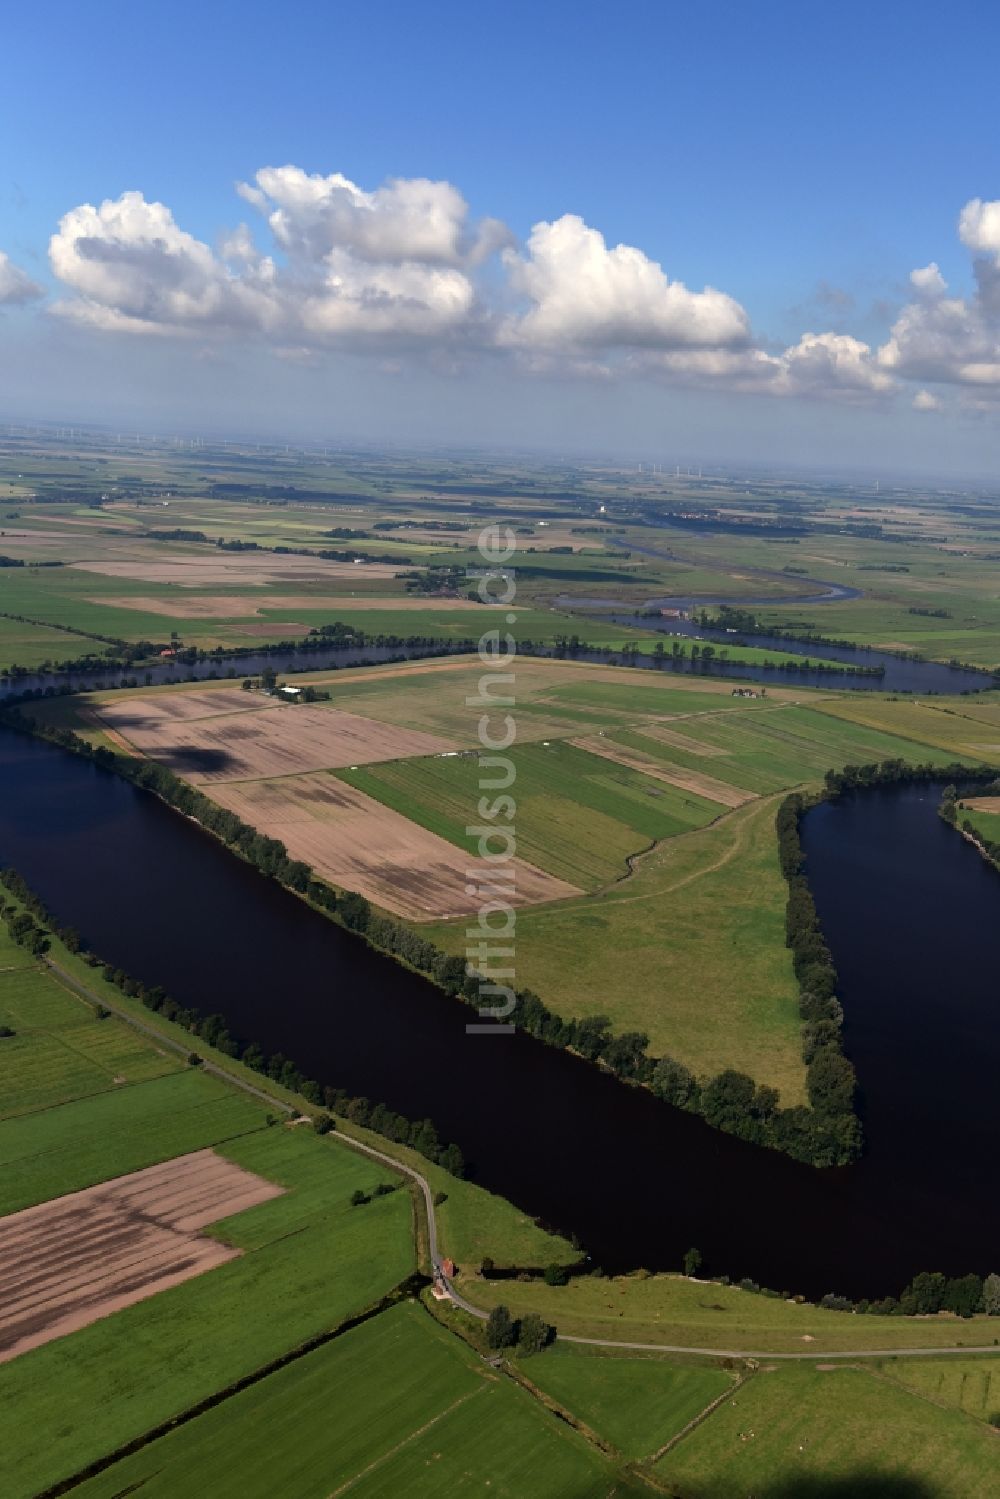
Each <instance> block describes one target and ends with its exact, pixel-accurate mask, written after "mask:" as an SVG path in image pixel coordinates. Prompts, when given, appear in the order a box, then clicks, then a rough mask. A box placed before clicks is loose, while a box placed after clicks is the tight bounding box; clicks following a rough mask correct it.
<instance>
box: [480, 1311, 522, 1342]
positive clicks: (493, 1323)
mask: <svg viewBox="0 0 1000 1499" xmlns="http://www.w3.org/2000/svg"><path fill="white" fill-rule="evenodd" d="M515 1334H516V1328H515V1326H514V1319H513V1317H512V1316H511V1314H510V1310H509V1308H507V1307H505V1306H504V1305H503V1303H502V1302H501V1303H500V1305H499V1306H495V1307H494V1308H493V1310H492V1311H491V1312H490V1314H489V1316H488V1317H487V1319H486V1341H487V1343H488V1344H489V1346H490V1347H491V1348H510V1347H511V1346H512V1345H513V1343H514V1340H515Z"/></svg>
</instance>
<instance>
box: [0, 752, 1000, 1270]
mask: <svg viewBox="0 0 1000 1499" xmlns="http://www.w3.org/2000/svg"><path fill="white" fill-rule="evenodd" d="M936 800H937V798H936V792H935V790H934V789H933V788H920V789H919V790H899V791H892V792H881V791H880V792H870V793H867V794H866V795H865V796H864V797H861V796H858V797H855V798H851V799H848V800H846V801H844V802H843V803H841V804H838V805H831V806H824V807H821V808H819V809H817V810H816V811H815V812H813V813H811V814H810V815H809V817H808V819H807V822H806V828H805V846H806V850H807V853H808V856H809V861H810V869H811V871H812V876H813V880H814V883H815V887H816V892H817V898H818V901H819V907H820V912H821V915H822V917H823V920H824V922H825V924H826V926H827V929H828V933H829V937H830V939H831V942H832V946H833V949H834V953H835V957H836V959H837V962H838V964H839V966H840V969H841V973H842V976H843V986H842V989H843V999H844V1003H845V1007H846V1010H847V1016H848V1031H847V1039H848V1046H849V1050H850V1053H851V1055H852V1057H853V1058H854V1060H855V1062H856V1064H857V1066H858V1069H859V1073H860V1076H861V1080H862V1084H863V1086H864V1090H865V1109H866V1114H867V1129H868V1135H869V1141H870V1145H869V1152H868V1154H867V1156H866V1157H865V1159H864V1160H863V1161H862V1162H861V1163H860V1164H859V1165H857V1166H855V1167H853V1168H851V1169H849V1170H841V1171H833V1172H826V1173H820V1172H816V1171H814V1170H812V1169H811V1168H809V1167H806V1166H801V1165H798V1164H796V1163H795V1162H793V1161H790V1160H788V1159H787V1158H785V1157H783V1156H780V1155H778V1154H776V1153H774V1152H770V1151H764V1150H759V1149H756V1148H754V1147H751V1146H747V1145H744V1144H742V1143H741V1142H739V1141H737V1140H734V1139H731V1138H729V1137H727V1136H724V1135H721V1134H718V1133H717V1132H715V1131H713V1130H710V1129H709V1128H708V1127H707V1126H706V1125H704V1124H703V1123H702V1122H701V1121H700V1120H698V1119H696V1118H693V1117H691V1116H689V1115H686V1114H684V1113H681V1112H678V1111H676V1110H673V1109H670V1108H668V1107H667V1106H666V1105H663V1104H660V1103H658V1102H657V1101H656V1100H655V1099H654V1098H652V1097H651V1096H650V1095H649V1094H647V1093H644V1092H641V1091H638V1090H635V1089H631V1088H628V1087H626V1086H625V1085H623V1084H621V1083H619V1082H617V1081H615V1080H614V1079H612V1078H610V1077H608V1076H606V1075H603V1074H601V1073H600V1072H598V1071H597V1070H596V1069H595V1068H593V1067H591V1066H589V1065H588V1064H586V1063H584V1062H581V1061H579V1060H577V1059H575V1058H573V1057H571V1056H569V1055H568V1054H566V1053H563V1052H558V1051H553V1050H550V1049H548V1048H546V1047H543V1046H541V1045H540V1044H538V1043H536V1042H534V1041H532V1040H530V1039H529V1038H527V1037H524V1036H517V1035H515V1036H511V1037H506V1036H495V1035H487V1036H484V1035H471V1036H470V1035H468V1034H467V1033H466V1030H465V1025H466V1022H467V1020H468V1019H469V1018H470V1016H471V1012H470V1011H469V1010H467V1009H465V1008H464V1007H463V1006H461V1005H460V1004H458V1003H457V1002H456V1001H452V1000H449V999H448V998H447V997H445V996H444V995H442V994H441V993H440V992H439V991H437V990H436V989H434V988H433V987H432V986H431V985H429V984H427V983H425V982H424V981H422V980H421V979H419V978H418V977H416V976H414V975H413V974H411V973H408V972H407V971H405V970H404V969H402V968H400V967H398V966H397V965H396V964H394V963H392V962H391V961H390V960H389V959H386V958H383V957H381V956H380V955H379V954H377V953H374V952H372V951H370V950H369V949H368V948H367V947H366V946H365V945H364V944H363V943H362V942H360V941H359V940H358V939H356V938H354V937H351V936H350V935H349V934H348V933H346V932H343V931H341V930H340V929H339V928H337V927H336V926H334V925H332V924H331V923H329V922H327V921H326V920H324V918H322V917H321V916H319V915H318V914H316V913H314V912H312V911H310V910H309V909H308V908H307V907H306V906H304V905H303V904H302V903H301V902H300V901H298V900H296V899H295V898H294V897H292V896H291V895H289V894H287V893H286V892H285V891H283V890H281V889H280V888H278V887H277V886H275V885H274V884H272V883H271V882H269V881H267V880H266V879H264V878H263V877H262V876H261V875H259V874H257V873H256V872H255V871H254V870H252V869H250V868H249V867H248V866H246V865H244V864H241V863H240V862H239V861H238V860H237V859H236V858H235V857H234V856H233V855H232V854H230V853H229V852H228V851H227V850H225V849H224V848H222V847H221V846H220V845H219V844H217V843H215V842H214V841H213V840H212V839H210V838H209V837H208V836H207V835H206V834H204V833H202V832H201V831H200V830H199V829H198V828H197V827H195V826H194V825H193V824H191V823H189V822H187V821H186V820H185V819H183V818H181V817H179V816H178V815H177V814H176V813H174V812H172V811H171V810H170V809H168V808H167V807H165V806H163V805H162V804H161V803H159V802H157V801H156V800H155V799H154V798H152V797H151V796H149V795H147V794H145V793H142V792H140V791H138V790H136V789H135V788H133V787H131V786H129V785H128V784H127V783H125V782H123V781H121V780H119V779H118V778H117V777H115V776H114V775H113V774H111V773H109V772H104V771H101V770H99V769H97V768H96V767H94V766H92V765H91V764H89V763H88V762H86V761H84V760H81V759H79V758H78V757H75V756H73V755H70V754H68V753H66V752H64V751H61V750H58V749H56V748H54V747H52V746H49V745H45V744H42V743H39V742H36V741H33V740H30V739H27V738H23V737H20V736H16V735H14V734H12V733H10V732H9V731H0V861H2V862H4V863H9V864H11V865H13V866H14V867H16V868H18V869H19V870H21V872H22V873H23V874H24V876H25V877H26V878H27V880H28V881H29V883H30V884H31V885H32V886H33V887H34V888H35V889H36V890H37V892H38V893H39V894H40V895H41V897H42V899H43V900H44V901H45V903H46V904H47V905H48V906H49V908H50V909H51V910H52V912H53V914H54V915H55V916H56V917H57V918H58V919H60V920H62V921H64V922H70V923H72V924H74V925H75V926H77V927H78V928H79V929H80V930H81V931H82V932H83V933H84V935H85V936H86V937H87V938H88V939H89V941H90V943H91V944H92V946H93V947H94V948H95V950H97V951H98V952H100V953H101V955H102V956H103V957H105V958H107V959H108V960H111V961H113V962H114V963H115V964H117V965H120V966H121V967H123V968H124V969H126V970H127V971H128V972H130V973H132V974H133V975H134V976H136V977H137V978H140V979H143V980H145V981H146V982H147V983H160V984H163V985H164V987H165V988H166V989H167V990H168V991H169V992H170V993H171V994H172V995H173V996H174V997H175V998H176V999H177V1000H179V1001H181V1002H182V1003H187V1004H194V1005H197V1006H198V1007H199V1008H200V1009H202V1010H203V1011H205V1012H210V1011H219V1012H221V1013H222V1014H224V1015H225V1016H226V1018H227V1020H228V1021H229V1023H230V1026H231V1028H232V1030H233V1031H234V1032H235V1033H237V1034H238V1035H240V1036H241V1037H242V1038H244V1039H255V1040H257V1041H259V1042H260V1043H261V1044H262V1045H263V1047H264V1048H265V1050H267V1051H276V1050H281V1051H283V1052H284V1053H285V1054H286V1055H288V1056H290V1057H292V1058H293V1059H294V1060H295V1061H296V1062H297V1063H298V1064H299V1065H300V1066H301V1067H302V1068H303V1069H304V1070H305V1071H306V1073H307V1074H310V1075H312V1076H314V1077H316V1078H317V1079H318V1080H319V1081H320V1082H323V1083H332V1084H335V1085H340V1086H343V1087H345V1088H347V1089H349V1090H350V1091H351V1092H354V1093H363V1094H365V1095H367V1096H368V1097H369V1098H370V1099H372V1100H373V1101H377V1100H382V1101H384V1102H386V1103H387V1104H389V1105H390V1106H391V1107H393V1108H394V1109H397V1110H399V1111H401V1112H402V1113H404V1114H407V1115H408V1116H410V1117H412V1118H421V1117H424V1116H425V1115H429V1116H430V1117H431V1118H432V1119H433V1120H434V1121H435V1123H436V1124H437V1126H438V1128H439V1130H440V1132H441V1135H442V1137H443V1138H444V1139H452V1140H455V1141H457V1142H458V1144H459V1145H460V1146H461V1147H462V1149H463V1151H464V1153H465V1155H466V1158H467V1159H468V1160H469V1161H470V1162H471V1163H472V1165H473V1167H474V1170H475V1174H476V1178H477V1180H479V1181H480V1182H481V1183H482V1184H483V1185H484V1186H487V1187H490V1188H493V1189H495V1190H497V1191H499V1192H501V1193H503V1194H505V1195H506V1196H508V1197H510V1198H511V1199H512V1200H513V1201H515V1202H516V1203H517V1204H518V1205H519V1206H520V1207H521V1208H523V1209H524V1210H526V1211H527V1212H529V1213H531V1214H533V1215H535V1216H538V1217H540V1218H541V1219H543V1220H544V1221H546V1222H547V1223H549V1224H551V1225H553V1226H555V1227H558V1228H560V1229H562V1230H564V1231H566V1232H572V1231H575V1232H576V1233H577V1235H578V1236H579V1238H580V1240H581V1242H582V1244H583V1247H584V1249H585V1250H586V1251H587V1252H589V1254H590V1255H591V1256H592V1257H593V1259H594V1261H595V1262H597V1263H599V1264H602V1265H604V1266H605V1267H606V1268H608V1269H613V1270H623V1269H628V1268H634V1267H636V1266H640V1265H644V1266H647V1267H648V1268H650V1269H660V1268H677V1267H678V1266H679V1264H680V1260H681V1256H682V1254H683V1252H684V1251H685V1250H686V1249H687V1248H688V1247H689V1246H691V1245H696V1246H697V1247H698V1248H699V1249H701V1251H702V1253H703V1254H704V1257H705V1266H706V1270H707V1271H708V1272H709V1273H728V1274H731V1275H733V1276H734V1277H738V1276H742V1275H750V1276H752V1277H753V1278H754V1279H756V1280H758V1281H760V1282H761V1283H763V1284H767V1285H771V1286H773V1287H775V1288H776V1289H778V1290H788V1291H793V1292H803V1293H805V1294H809V1295H821V1294H822V1293H824V1292H826V1291H831V1290H833V1291H838V1292H841V1293H844V1294H848V1295H862V1294H865V1295H872V1294H881V1293H885V1292H889V1291H893V1292H894V1291H897V1290H898V1289H900V1288H901V1286H902V1285H903V1283H905V1282H906V1281H907V1280H908V1279H909V1277H910V1276H911V1275H912V1274H913V1273H914V1272H915V1271H917V1270H920V1269H941V1270H944V1271H946V1272H949V1273H956V1274H957V1273H964V1272H966V1271H968V1270H972V1269H974V1270H977V1271H979V1272H980V1273H983V1272H987V1271H989V1270H991V1269H998V1268H1000V1263H998V1260H1000V1198H998V1194H997V1193H996V1191H995V1183H994V1180H993V1173H994V1168H995V1164H996V1160H997V1156H998V1146H1000V1132H998V1125H997V1117H996V1082H997V1078H998V1077H1000V1026H998V1025H997V1019H998V1001H997V988H996V982H995V968H996V951H997V948H996V922H997V917H998V914H1000V879H998V878H997V876H996V875H995V874H994V873H992V872H991V871H990V870H989V869H988V868H987V867H986V866H985V865H984V864H983V863H982V862H981V860H980V859H979V857H978V855H977V854H976V852H975V851H974V850H973V849H972V848H971V847H970V846H969V845H968V844H966V843H965V842H964V841H963V840H962V839H961V838H960V837H959V836H958V835H957V834H955V833H954V832H953V831H951V830H950V829H948V828H946V827H945V826H944V824H942V823H941V822H940V820H939V819H938V818H937V816H936V814H935V805H936ZM664 919H665V920H666V919H667V916H666V914H665V916H664Z"/></svg>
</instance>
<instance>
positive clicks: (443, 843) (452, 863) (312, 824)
mask: <svg viewBox="0 0 1000 1499" xmlns="http://www.w3.org/2000/svg"><path fill="white" fill-rule="evenodd" d="M211 796H212V799H213V801H217V802H218V803H219V805H220V806H223V807H228V808H229V809H230V811H232V812H235V813H236V815H237V816H238V817H241V818H243V820H244V821H245V822H249V823H251V824H252V825H253V826H254V827H256V828H259V829H260V831H261V832H262V833H265V834H267V835H268V836H269V837H272V838H280V839H281V841H282V843H283V844H284V845H285V847H286V848H287V850H288V852H289V854H290V855H291V857H292V858H293V859H302V860H304V861H305V863H307V864H309V865H310V866H311V867H312V868H313V869H314V870H315V871H316V873H317V874H319V875H321V876H322V877H323V878H324V879H327V880H330V881H332V882H333V883H334V884H335V885H341V886H343V887H344V888H346V889H348V890H356V891H358V893H359V894H361V895H364V896H367V897H368V899H369V900H372V901H374V902H375V903H376V904H377V905H379V906H382V907H383V909H384V910H386V911H392V912H394V913H395V914H396V915H398V916H407V917H410V918H411V919H412V920H417V921H419V920H431V919H433V918H438V917H447V916H463V915H468V914H471V913H472V912H475V911H477V910H478V909H479V905H480V903H481V901H480V897H479V896H478V895H477V894H476V893H473V894H472V895H471V896H470V895H469V894H468V893H467V891H466V885H467V883H468V870H469V869H470V867H471V866H472V863H473V861H472V860H471V859H470V856H469V855H468V854H467V853H465V852H464V851H463V850H462V849H461V848H458V847H457V846H456V845H455V844H453V843H449V842H448V841H447V839H445V838H440V837H438V835H437V834H436V833H431V832H429V831H428V830H427V829H426V828H422V827H419V826H418V825H417V824H416V823H415V822H411V821H410V819H409V818H408V817H403V816H402V815H401V814H400V813H399V812H394V811H392V810H391V809H390V808H388V807H384V806H383V805H382V804H381V802H377V801H375V800H374V798H373V797H370V796H367V795H365V793H364V792H363V791H358V790H356V789H355V788H354V787H353V786H348V785H347V784H346V783H345V782H343V781H340V780H338V779H336V777H334V776H328V775H305V776H288V777H283V778H281V779H280V780H274V781H254V782H252V783H249V782H244V783H241V784H228V785H226V786H213V788H212V791H211ZM511 865H512V866H513V869H514V872H515V893H514V894H513V895H512V896H511V902H512V904H514V905H522V906H523V905H529V904H533V903H535V902H537V901H550V900H564V899H565V898H566V897H567V896H571V895H579V894H580V893H581V892H580V890H579V889H578V888H577V887H576V886H575V885H570V884H568V883H567V882H566V881H564V880H560V879H556V878H555V876H553V875H549V874H545V873H544V872H543V871H542V870H540V869H537V868H536V867H535V866H534V865H533V864H528V863H526V862H524V861H523V860H521V859H513V860H511ZM511 865H509V866H508V867H511Z"/></svg>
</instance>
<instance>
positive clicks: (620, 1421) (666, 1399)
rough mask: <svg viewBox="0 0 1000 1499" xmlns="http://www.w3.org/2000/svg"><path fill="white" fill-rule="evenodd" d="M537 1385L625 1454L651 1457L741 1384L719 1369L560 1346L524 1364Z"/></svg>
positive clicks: (644, 1356) (705, 1364)
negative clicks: (720, 1398) (704, 1411)
mask: <svg viewBox="0 0 1000 1499" xmlns="http://www.w3.org/2000/svg"><path fill="white" fill-rule="evenodd" d="M520 1367H521V1369H522V1371H523V1373H524V1374H525V1376H526V1377H527V1378H528V1379H530V1380H531V1382H532V1384H534V1385H537V1387H538V1388H539V1389H540V1390H542V1391H544V1393H545V1394H546V1395H548V1396H549V1397H550V1398H551V1399H552V1400H554V1401H556V1403H557V1404H558V1405H561V1406H562V1407H563V1408H564V1409H565V1410H568V1411H572V1413H573V1415H574V1416H576V1417H577V1419H578V1420H580V1421H583V1422H584V1423H585V1424H586V1425H587V1426H588V1427H589V1428H590V1430H591V1431H594V1432H596V1433H597V1434H598V1436H600V1437H603V1438H604V1440H605V1441H607V1442H610V1443H611V1445H612V1446H613V1447H615V1448H616V1449H617V1450H618V1451H619V1452H620V1453H622V1454H623V1456H625V1457H628V1458H633V1459H638V1458H644V1457H645V1458H648V1457H651V1456H652V1455H653V1453H655V1452H658V1451H659V1450H660V1448H661V1447H663V1446H665V1445H666V1443H667V1442H669V1441H670V1440H671V1438H673V1437H675V1436H677V1435H678V1433H679V1432H681V1431H683V1429H684V1427H685V1426H687V1424H688V1422H689V1421H693V1420H694V1419H695V1417H696V1416H698V1415H700V1414H701V1412H702V1411H703V1410H704V1409H705V1408H706V1406H708V1405H710V1404H711V1403H712V1401H713V1400H717V1399H718V1397H719V1396H720V1395H724V1394H725V1392H726V1391H727V1390H730V1389H732V1387H733V1376H732V1375H731V1374H727V1373H726V1372H725V1371H724V1370H722V1369H721V1368H719V1367H717V1366H716V1365H713V1364H707V1363H697V1362H695V1361H693V1360H692V1361H689V1362H688V1363H684V1364H682V1363H678V1362H676V1361H670V1360H668V1359H667V1358H665V1357H663V1356H662V1355H660V1354H655V1353H653V1354H649V1353H646V1354H639V1353H628V1352H626V1351H622V1352H621V1353H613V1352H607V1351H602V1350H599V1349H596V1348H585V1347H582V1346H579V1345H574V1344H572V1343H554V1344H553V1345H552V1347H550V1348H548V1349H546V1351H545V1352H544V1353H542V1354H541V1355H536V1356H535V1357H533V1358H527V1359H522V1361H521V1365H520Z"/></svg>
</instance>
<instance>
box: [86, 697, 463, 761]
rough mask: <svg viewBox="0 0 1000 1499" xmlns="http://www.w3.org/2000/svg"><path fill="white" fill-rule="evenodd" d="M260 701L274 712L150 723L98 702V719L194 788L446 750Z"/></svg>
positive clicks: (350, 716)
mask: <svg viewBox="0 0 1000 1499" xmlns="http://www.w3.org/2000/svg"><path fill="white" fill-rule="evenodd" d="M195 695H196V694H191V696H195ZM233 696H236V694H233ZM254 696H256V694H255V695H254ZM156 701H157V703H158V704H163V706H164V707H165V708H169V707H172V705H173V704H174V703H183V701H184V696H183V695H182V694H177V696H176V697H173V696H171V697H169V698H168V697H167V696H166V695H164V696H163V697H161V698H159V699H156ZM267 701H268V702H269V703H273V705H274V706H269V707H267V708H262V709H261V711H260V712H259V713H248V712H243V713H238V714H229V713H218V714H214V715H213V716H211V717H205V718H194V717H193V716H192V715H191V714H190V712H184V713H183V717H182V716H180V715H178V716H177V717H174V716H173V715H172V714H170V713H169V711H168V713H167V714H163V713H160V714H159V715H157V716H155V717H153V718H152V719H150V718H148V717H147V716H146V714H145V712H144V711H143V709H142V708H140V709H139V711H138V712H137V711H136V710H135V708H134V706H133V705H132V704H131V703H106V704H104V705H102V707H101V710H100V713H101V721H102V722H103V723H105V724H107V726H108V727H109V728H111V729H115V730H116V731H117V732H119V733H122V734H124V735H125V737H126V739H128V740H129V742H130V743H131V744H133V745H135V747H136V748H137V749H140V750H142V752H143V753H144V754H146V755H149V756H150V757H151V758H152V759H154V760H161V761H162V762H163V763H164V764H165V765H169V766H170V768H171V769H172V770H175V771H176V772H177V773H178V774H180V775H183V776H185V777H186V778H187V779H188V780H190V781H194V782H196V783H201V782H210V781H239V780H251V779H255V778H257V777H264V776H287V775H297V774H299V773H300V772H301V771H306V770H325V769H328V768H336V767H338V766H344V765H368V764H371V763H372V762H373V761H377V760H398V759H402V758H404V757H405V756H408V755H433V754H437V753H439V752H440V751H442V750H450V749H453V748H454V746H453V744H452V742H451V741H450V740H447V739H440V738H438V737H437V735H434V734H425V733H423V732H422V731H420V730H419V729H404V728H400V727H397V726H396V725H395V724H385V723H378V722H376V720H375V719H372V718H361V717H359V716H358V715H357V714H355V713H342V712H341V711H340V710H339V709H336V708H310V707H306V706H304V705H302V704H292V703H278V702H277V700H271V699H268V700H267ZM275 709H277V711H275Z"/></svg>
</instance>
